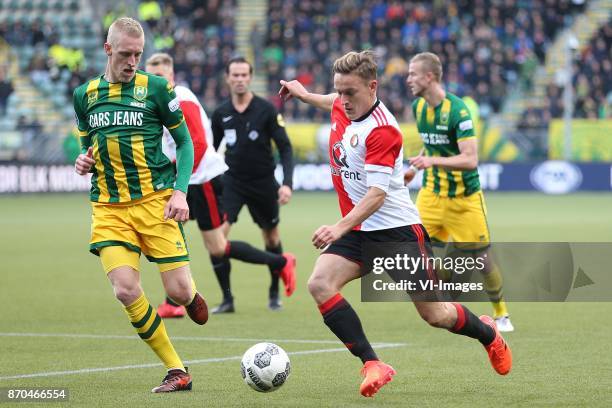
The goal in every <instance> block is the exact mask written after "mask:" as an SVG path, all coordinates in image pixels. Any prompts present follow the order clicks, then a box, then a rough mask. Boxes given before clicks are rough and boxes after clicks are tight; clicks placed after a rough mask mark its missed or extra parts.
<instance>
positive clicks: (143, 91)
mask: <svg viewBox="0 0 612 408" xmlns="http://www.w3.org/2000/svg"><path fill="white" fill-rule="evenodd" d="M146 97H147V87H146V86H142V85H137V86H135V87H134V99H137V100H139V101H142V100H143V99H144V98H146Z"/></svg>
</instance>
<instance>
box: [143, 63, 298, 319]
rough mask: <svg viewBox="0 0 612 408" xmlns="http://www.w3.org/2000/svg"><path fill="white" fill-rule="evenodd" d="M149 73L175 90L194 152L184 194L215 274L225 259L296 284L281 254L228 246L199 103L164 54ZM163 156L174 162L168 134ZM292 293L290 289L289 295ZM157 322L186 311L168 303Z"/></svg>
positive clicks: (221, 167)
mask: <svg viewBox="0 0 612 408" xmlns="http://www.w3.org/2000/svg"><path fill="white" fill-rule="evenodd" d="M146 69H147V72H149V73H152V74H155V75H159V76H161V77H163V78H165V79H166V80H167V81H168V83H169V84H170V85H171V86H173V87H174V91H175V93H176V97H177V100H178V102H179V106H180V108H181V110H182V111H183V115H184V116H185V122H186V123H187V128H188V129H189V134H190V136H191V140H192V141H193V146H194V165H193V171H192V173H191V178H190V179H189V187H188V190H187V204H188V206H189V216H190V218H191V219H195V220H197V223H198V228H199V229H200V232H201V234H202V238H203V239H204V245H205V246H206V249H207V250H208V253H209V254H210V259H211V261H212V265H213V269H214V268H218V267H219V266H222V265H223V264H229V262H230V261H229V258H234V259H239V260H241V261H244V262H249V263H257V264H266V265H268V266H269V267H270V268H271V269H272V270H275V271H278V273H279V274H280V277H281V279H282V280H283V282H284V284H285V286H286V287H291V286H292V285H294V284H295V275H294V268H293V266H294V263H293V262H291V261H290V260H288V259H287V258H285V256H283V255H280V254H274V253H271V252H267V251H262V250H259V249H257V248H254V247H252V246H251V245H249V244H248V243H246V242H244V241H228V240H227V239H226V237H225V235H224V233H223V228H222V224H223V221H222V220H223V203H222V200H221V194H222V191H223V185H222V182H221V175H222V174H223V172H225V171H226V170H227V165H226V164H225V162H224V161H223V157H221V155H220V154H218V153H217V152H216V151H215V149H213V148H212V131H211V130H210V121H209V120H208V116H206V112H205V111H204V108H203V107H202V105H200V102H199V101H198V98H197V97H196V96H195V95H194V94H193V92H191V90H189V89H188V88H186V87H184V86H181V85H176V86H175V83H174V62H173V60H172V57H171V56H170V55H168V54H165V53H156V54H153V55H152V56H151V57H149V59H148V60H147V63H146ZM163 151H164V154H165V155H166V156H167V157H168V158H169V159H172V160H173V161H175V159H176V143H175V142H174V139H173V138H172V135H171V133H170V131H169V130H168V129H164V138H163ZM290 290H292V289H290ZM157 312H158V314H159V315H160V316H161V317H164V318H166V317H183V316H184V315H185V313H186V310H185V307H184V306H181V305H179V304H177V303H176V302H174V301H173V300H172V299H170V297H167V298H166V301H165V302H164V303H162V304H161V305H160V306H159V307H158V309H157Z"/></svg>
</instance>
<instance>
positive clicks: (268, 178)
mask: <svg viewBox="0 0 612 408" xmlns="http://www.w3.org/2000/svg"><path fill="white" fill-rule="evenodd" d="M252 74H253V67H252V66H251V64H250V63H249V62H248V61H247V60H246V59H244V58H242V57H236V58H232V59H231V60H230V61H229V62H228V64H227V66H226V67H225V75H226V82H227V84H228V86H229V88H230V95H231V98H230V99H229V100H227V101H225V102H223V103H222V104H221V105H219V106H218V107H217V109H216V110H215V111H214V113H213V114H212V118H211V122H212V123H211V125H212V131H213V137H214V145H215V148H217V149H218V148H219V146H220V144H221V142H222V141H224V142H225V148H226V150H225V162H226V163H227V165H228V166H229V170H227V171H226V172H225V174H224V175H223V207H224V209H225V213H226V214H225V216H226V218H225V223H224V224H223V229H224V232H225V235H226V236H227V235H228V233H229V230H230V226H231V224H233V223H235V222H236V221H237V220H238V214H239V213H240V210H241V209H242V206H243V205H245V204H246V205H247V207H248V208H249V212H250V213H251V217H252V218H253V221H254V222H255V223H256V224H257V225H259V228H261V231H262V235H263V239H264V243H265V246H266V250H267V251H270V252H273V253H276V254H282V253H283V247H282V245H281V240H280V235H279V232H278V223H279V204H280V205H283V204H287V203H288V202H289V200H290V199H291V193H292V190H291V189H292V179H293V151H292V148H291V142H290V141H289V137H287V132H286V131H285V124H284V122H283V118H282V116H281V115H280V114H279V113H278V112H277V111H276V109H275V108H274V106H272V104H271V103H270V102H268V101H266V100H265V99H263V98H260V97H258V96H256V95H255V94H253V92H251V90H250V89H249V85H250V83H251V78H252ZM271 140H274V143H275V144H276V147H277V148H278V151H279V153H280V159H281V164H282V166H283V178H284V179H283V185H282V186H279V185H278V183H277V182H276V179H275V178H274V170H275V168H276V163H275V161H274V157H273V156H272V145H271V143H270V141H271ZM285 255H288V256H289V257H291V258H290V260H292V261H293V262H295V258H294V257H293V256H292V255H291V254H285ZM217 269H219V270H217ZM215 274H216V275H217V279H218V280H219V284H220V285H221V289H222V290H223V299H224V300H223V303H221V305H219V306H218V307H217V308H216V309H213V313H223V312H228V311H233V310H234V304H233V296H232V293H231V289H230V279H229V274H230V271H229V268H215ZM270 274H271V276H272V283H271V284H270V291H269V304H268V307H269V308H270V309H272V310H278V309H280V308H281V302H280V299H279V293H278V286H279V285H278V282H279V277H278V271H273V270H272V269H270ZM286 295H289V293H286Z"/></svg>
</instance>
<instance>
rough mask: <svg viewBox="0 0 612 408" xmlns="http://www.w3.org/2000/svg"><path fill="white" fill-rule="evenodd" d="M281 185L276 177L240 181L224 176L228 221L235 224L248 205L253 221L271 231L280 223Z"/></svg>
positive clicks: (224, 194) (224, 203)
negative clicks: (241, 211)
mask: <svg viewBox="0 0 612 408" xmlns="http://www.w3.org/2000/svg"><path fill="white" fill-rule="evenodd" d="M278 188H279V185H278V183H277V182H276V179H275V178H274V177H272V178H267V179H262V180H254V181H249V182H244V181H240V180H238V179H236V178H234V177H232V176H229V175H227V174H226V175H224V176H223V205H224V210H225V217H226V220H227V221H228V222H229V223H230V224H233V223H235V222H236V221H238V214H239V213H240V210H242V206H243V205H245V204H246V206H247V207H248V208H249V212H250V213H251V217H252V218H253V221H254V222H255V223H256V224H257V225H259V228H261V229H263V230H271V229H273V228H274V227H276V226H277V225H278V222H279V206H278Z"/></svg>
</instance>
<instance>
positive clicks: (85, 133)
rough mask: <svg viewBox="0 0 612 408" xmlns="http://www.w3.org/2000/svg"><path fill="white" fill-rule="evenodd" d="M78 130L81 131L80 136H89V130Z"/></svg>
mask: <svg viewBox="0 0 612 408" xmlns="http://www.w3.org/2000/svg"><path fill="white" fill-rule="evenodd" d="M78 131H79V136H87V131H86V130H81V129H78Z"/></svg>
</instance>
